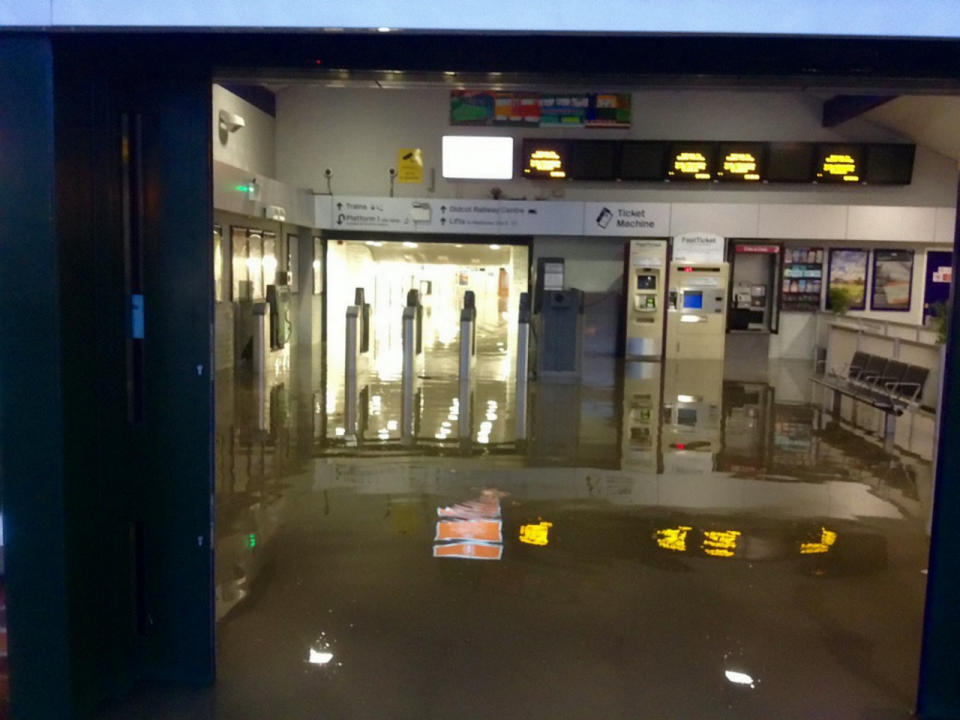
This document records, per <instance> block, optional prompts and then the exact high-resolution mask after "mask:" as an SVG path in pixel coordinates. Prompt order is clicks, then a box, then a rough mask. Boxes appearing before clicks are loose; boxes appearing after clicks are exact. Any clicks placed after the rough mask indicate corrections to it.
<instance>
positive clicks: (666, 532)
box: [657, 525, 693, 552]
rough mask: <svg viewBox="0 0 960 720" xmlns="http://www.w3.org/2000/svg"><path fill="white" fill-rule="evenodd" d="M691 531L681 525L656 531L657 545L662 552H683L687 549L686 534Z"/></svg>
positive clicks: (689, 528)
mask: <svg viewBox="0 0 960 720" xmlns="http://www.w3.org/2000/svg"><path fill="white" fill-rule="evenodd" d="M692 529H693V528H691V527H690V526H688V525H681V526H680V527H675V528H664V529H663V530H657V545H659V546H660V547H662V548H663V549H664V550H674V551H676V552H685V551H686V549H687V533H688V532H690V531H691V530H692Z"/></svg>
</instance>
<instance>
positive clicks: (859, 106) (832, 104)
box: [823, 95, 896, 127]
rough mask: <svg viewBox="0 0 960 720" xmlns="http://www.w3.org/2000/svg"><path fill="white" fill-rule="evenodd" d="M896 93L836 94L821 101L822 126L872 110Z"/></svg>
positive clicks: (841, 121) (840, 121)
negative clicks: (823, 101)
mask: <svg viewBox="0 0 960 720" xmlns="http://www.w3.org/2000/svg"><path fill="white" fill-rule="evenodd" d="M895 97H896V95H836V96H834V97H832V98H830V99H829V100H827V101H826V102H825V103H823V126H824V127H836V126H837V125H840V124H841V123H845V122H846V121H847V120H853V119H854V118H855V117H857V116H858V115H863V113H865V112H868V111H869V110H873V109H874V108H875V107H879V106H880V105H883V104H884V103H886V102H890V101H891V100H893V99H894V98H895Z"/></svg>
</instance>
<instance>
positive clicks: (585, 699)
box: [109, 352, 930, 720]
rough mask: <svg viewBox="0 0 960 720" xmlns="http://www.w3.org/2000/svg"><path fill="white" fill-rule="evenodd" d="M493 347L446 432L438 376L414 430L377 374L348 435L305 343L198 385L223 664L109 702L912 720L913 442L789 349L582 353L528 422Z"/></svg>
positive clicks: (307, 712)
mask: <svg viewBox="0 0 960 720" xmlns="http://www.w3.org/2000/svg"><path fill="white" fill-rule="evenodd" d="M447 365H448V366H450V367H453V368H455V367H456V365H455V362H454V363H453V364H452V365H450V364H449V363H448V364H447ZM438 367H441V368H442V367H444V365H443V364H442V363H441V364H440V365H439V366H438ZM505 367H506V368H508V370H509V364H508V363H506V364H505V360H504V358H503V357H502V356H501V355H498V354H497V353H495V352H493V353H490V354H489V356H487V357H480V358H478V373H477V374H478V379H477V382H476V390H475V398H476V400H475V402H474V404H473V408H472V411H471V414H470V417H471V423H472V425H471V431H470V433H469V440H468V441H467V442H461V441H460V440H459V439H458V435H459V433H458V428H459V422H460V412H459V408H457V407H455V406H454V402H453V399H455V398H456V396H457V391H456V390H457V389H456V378H455V375H454V374H450V373H446V374H445V373H444V372H442V371H440V372H438V373H436V375H435V376H432V377H424V378H421V380H422V388H423V392H422V395H421V398H422V399H421V403H420V405H419V406H418V413H417V415H418V425H417V428H418V430H417V432H416V433H415V435H416V437H415V438H414V439H413V440H412V442H410V441H409V439H408V440H407V441H405V440H404V439H403V438H402V437H401V435H400V433H399V431H398V430H397V427H398V423H399V422H400V408H399V402H400V400H399V398H400V389H399V383H398V381H397V379H396V377H393V376H386V377H380V376H378V375H373V374H371V375H369V376H368V377H366V378H364V380H363V381H362V382H360V383H359V384H360V386H361V387H360V389H359V390H358V399H359V402H360V405H361V406H363V412H361V413H360V418H361V419H360V420H359V421H358V428H357V438H356V442H350V441H349V438H348V433H347V432H346V430H344V432H340V431H339V430H338V428H343V427H344V421H343V417H344V402H345V397H344V395H345V393H344V391H343V384H342V381H341V379H340V378H338V377H330V378H326V377H324V373H323V372H322V371H321V367H320V364H319V363H318V362H317V361H316V360H315V359H314V360H312V361H311V360H309V359H308V360H306V361H300V362H297V361H294V362H292V363H290V365H289V366H283V365H280V366H277V367H276V368H274V370H273V371H272V372H271V374H270V377H269V378H268V379H267V381H266V382H265V384H264V385H263V386H262V388H259V387H258V386H257V384H256V383H254V382H253V381H252V380H251V378H249V377H248V376H245V375H243V374H242V373H236V374H233V373H226V374H224V375H222V376H221V377H219V378H218V386H217V393H218V394H217V397H218V425H217V487H216V491H217V543H216V580H217V615H218V620H219V622H218V670H217V672H218V681H217V684H216V686H215V687H214V688H210V689H206V690H201V691H195V692H190V693H187V692H178V693H175V694H171V693H159V694H142V695H140V696H138V697H137V698H135V699H134V700H133V701H132V702H131V703H130V704H128V705H127V706H125V707H123V708H117V709H115V711H113V714H111V715H109V717H111V718H113V717H115V718H121V717H122V718H185V717H189V718H220V719H226V718H230V719H244V718H251V719H253V718H257V719H259V718H282V719H283V720H301V719H303V720H306V719H308V718H309V719H311V720H314V719H315V718H411V719H413V718H417V719H423V718H446V717H466V718H537V717H554V718H556V717H559V718H651V719H652V718H683V719H684V720H695V719H699V718H703V719H710V720H716V719H717V718H757V719H761V718H762V719H764V720H766V719H768V718H778V719H779V720H786V719H790V718H797V719H798V720H799V719H801V718H802V719H804V720H808V719H810V718H831V719H834V718H865V719H868V720H881V719H884V718H904V717H907V716H909V714H910V713H911V712H912V710H913V708H914V700H915V697H914V696H915V690H916V684H917V673H918V661H919V651H920V632H921V619H922V611H923V597H924V589H925V581H926V575H925V568H926V558H927V547H928V546H927V536H926V532H925V526H926V520H927V514H928V511H929V508H928V505H929V495H930V467H929V465H928V464H926V463H923V462H921V461H919V460H915V459H911V458H909V457H904V456H900V455H889V454H885V453H884V452H883V450H882V448H881V446H880V444H879V442H878V441H877V440H875V439H873V438H870V437H868V436H867V435H866V434H864V433H862V432H859V431H855V430H853V429H851V428H848V427H840V426H837V425H836V424H834V423H833V422H832V421H831V420H830V419H829V418H828V417H826V416H824V415H823V413H821V412H820V410H819V408H817V407H815V406H813V405H811V404H810V398H809V392H810V388H809V382H808V381H806V377H807V374H808V372H809V367H808V365H807V364H800V365H796V366H789V365H783V366H776V367H770V368H767V369H765V371H764V374H765V375H766V379H765V380H764V379H762V378H761V379H757V378H756V377H755V374H753V375H751V376H750V377H751V378H752V379H754V380H755V381H753V382H741V381H731V380H725V379H724V377H723V374H724V373H723V369H722V364H720V363H702V362H690V363H672V364H665V365H664V366H661V365H659V364H628V365H626V366H624V365H623V364H619V363H616V362H614V361H613V360H611V359H609V358H593V359H589V360H588V361H587V362H586V364H585V367H584V376H583V381H582V382H581V383H579V384H552V385H551V384H543V383H534V384H532V385H531V398H530V405H529V413H528V417H527V422H526V425H525V427H526V438H520V441H519V442H518V437H517V428H518V423H517V418H516V416H515V412H514V409H515V407H516V402H515V397H516V396H515V392H516V391H515V387H514V385H513V382H514V381H513V379H512V374H511V373H510V372H509V371H507V372H504V368H505ZM364 388H365V389H364ZM374 398H377V399H376V400H375V399H374ZM483 423H489V425H487V426H483V428H485V431H484V432H480V430H481V425H482V424H483Z"/></svg>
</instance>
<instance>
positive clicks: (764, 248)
mask: <svg viewBox="0 0 960 720" xmlns="http://www.w3.org/2000/svg"><path fill="white" fill-rule="evenodd" d="M734 250H735V251H736V252H738V253H748V254H749V253H754V254H761V255H776V254H777V253H779V252H780V246H779V245H737V246H736V247H735V248H734Z"/></svg>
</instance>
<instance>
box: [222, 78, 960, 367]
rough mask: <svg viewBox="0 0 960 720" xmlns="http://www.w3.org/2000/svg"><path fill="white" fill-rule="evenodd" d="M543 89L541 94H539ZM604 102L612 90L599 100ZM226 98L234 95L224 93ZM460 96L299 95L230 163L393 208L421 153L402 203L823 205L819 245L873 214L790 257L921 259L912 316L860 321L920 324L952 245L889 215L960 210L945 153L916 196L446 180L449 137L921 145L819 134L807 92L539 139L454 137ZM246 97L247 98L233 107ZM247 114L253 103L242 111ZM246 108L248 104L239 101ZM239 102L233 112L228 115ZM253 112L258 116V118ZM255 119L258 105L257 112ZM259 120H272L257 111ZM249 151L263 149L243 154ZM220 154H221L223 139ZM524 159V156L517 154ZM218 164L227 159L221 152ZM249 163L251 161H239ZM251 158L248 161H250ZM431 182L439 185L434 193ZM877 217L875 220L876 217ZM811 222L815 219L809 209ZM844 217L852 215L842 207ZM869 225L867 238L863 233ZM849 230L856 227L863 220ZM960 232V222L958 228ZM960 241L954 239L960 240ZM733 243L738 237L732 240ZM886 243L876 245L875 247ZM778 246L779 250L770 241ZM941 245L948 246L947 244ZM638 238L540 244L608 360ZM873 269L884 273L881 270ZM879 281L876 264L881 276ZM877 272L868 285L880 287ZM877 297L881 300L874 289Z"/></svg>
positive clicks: (808, 326)
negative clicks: (269, 169) (397, 175)
mask: <svg viewBox="0 0 960 720" xmlns="http://www.w3.org/2000/svg"><path fill="white" fill-rule="evenodd" d="M531 89H533V90H536V89H537V88H535V87H534V88H531ZM597 89H598V90H602V89H603V88H597ZM215 91H216V93H217V94H215V101H214V105H215V106H214V116H215V121H216V113H217V110H218V107H217V98H218V97H227V96H231V95H232V94H231V93H229V92H228V91H226V90H224V89H222V88H221V89H220V90H216V88H215ZM449 93H450V89H449V88H416V89H408V88H404V89H397V88H387V89H379V88H372V89H371V88H360V87H347V88H337V87H322V86H319V85H309V84H291V85H287V86H286V87H281V88H280V89H279V90H278V91H277V92H276V118H275V119H273V118H271V120H273V127H272V131H271V128H270V125H271V124H270V123H255V124H254V125H255V129H254V131H253V132H250V133H245V132H244V131H240V132H239V133H236V134H235V136H232V137H230V138H229V142H230V143H235V144H236V145H237V146H238V147H235V148H233V149H232V150H231V152H232V157H233V158H234V159H233V160H232V161H231V160H230V159H229V158H227V156H226V155H225V154H224V153H223V152H221V155H220V157H221V158H224V161H225V162H228V163H230V164H234V163H236V162H247V163H248V166H249V167H250V169H252V170H255V169H256V168H253V163H254V160H253V159H255V158H261V160H258V161H257V162H258V163H261V164H262V165H263V166H268V164H269V163H268V161H267V160H264V159H262V158H263V156H265V155H269V154H270V152H273V153H274V155H275V172H276V177H277V178H278V179H279V180H280V181H281V182H283V183H287V184H289V185H291V186H294V187H299V188H306V189H310V190H313V191H314V192H325V191H326V188H327V179H326V178H325V176H324V171H325V170H326V169H327V168H329V169H330V170H331V171H332V172H333V177H332V179H331V188H332V190H333V192H334V193H335V194H338V195H340V194H342V195H368V196H379V197H384V196H386V195H388V193H389V189H390V181H389V176H388V170H389V168H391V167H395V166H396V164H397V151H398V150H399V148H402V147H419V148H422V149H423V152H424V165H425V173H424V176H425V177H424V182H423V183H411V184H403V183H397V184H396V185H395V194H396V195H397V196H409V197H431V196H433V197H466V198H489V197H490V191H491V189H492V188H494V187H497V188H499V189H500V190H501V191H502V192H503V197H504V198H514V197H516V198H528V199H530V198H538V199H543V200H545V201H549V200H591V201H603V200H608V201H631V202H671V203H684V204H700V203H702V204H704V206H705V207H704V210H707V206H719V205H727V206H729V205H737V204H753V205H766V204H776V205H780V206H783V205H797V206H803V205H816V206H818V210H817V211H814V212H805V211H801V212H800V213H798V223H799V225H800V227H802V225H803V224H804V223H809V224H810V227H811V237H816V236H817V235H816V226H817V225H818V223H822V222H826V219H825V218H819V217H817V216H816V215H817V213H818V212H820V209H826V208H825V206H833V205H838V206H839V205H845V206H850V207H853V206H865V207H863V208H862V212H861V214H865V215H866V216H867V217H866V220H867V222H866V225H867V226H870V225H871V224H872V225H874V226H876V232H875V234H871V231H870V230H869V229H868V230H867V231H866V232H865V233H864V232H863V231H861V232H860V234H859V235H858V236H857V237H859V238H861V239H859V240H857V241H849V240H837V241H826V240H809V241H808V242H807V241H804V240H801V239H797V238H798V235H802V232H803V231H802V230H799V231H798V235H793V236H792V237H793V238H794V239H793V240H786V241H785V242H786V244H787V246H788V247H789V246H804V245H815V246H817V247H824V248H826V249H828V248H830V247H858V248H865V249H874V248H876V247H910V248H911V249H913V250H914V252H915V258H914V267H913V273H914V275H913V290H912V303H911V310H910V311H909V312H884V311H872V310H870V309H869V304H868V306H867V308H866V309H865V310H863V311H854V312H851V315H852V316H862V317H867V318H873V319H885V320H893V321H897V322H906V323H913V324H920V323H922V319H923V315H922V301H923V298H922V293H923V282H924V272H925V267H926V251H927V249H928V248H929V249H933V248H937V249H950V247H951V246H952V237H950V238H949V239H947V238H945V237H943V238H941V235H942V233H941V232H940V230H939V225H938V231H937V233H936V236H937V240H938V242H936V243H931V242H930V240H929V237H928V236H927V235H924V234H923V233H922V232H917V233H916V234H914V233H912V232H911V229H910V227H911V225H910V222H908V221H903V222H901V223H900V225H902V226H903V231H902V232H901V233H900V235H897V237H896V239H891V237H890V233H889V231H888V229H887V228H886V227H885V226H888V225H889V219H888V218H887V217H885V216H884V213H883V212H882V210H883V209H884V208H890V209H892V208H895V207H896V208H904V207H908V208H909V207H916V208H917V209H918V210H919V209H920V208H930V207H936V208H952V207H953V206H954V205H955V188H956V185H957V169H956V166H955V163H954V162H953V161H952V160H951V159H949V158H947V157H945V156H943V155H940V154H938V153H937V152H935V151H933V150H931V149H929V148H925V147H922V146H917V153H916V160H915V165H914V176H913V182H912V183H911V184H910V185H907V186H856V187H842V186H828V185H775V184H769V185H762V186H750V187H730V186H725V185H719V184H716V183H710V184H707V185H695V184H687V183H662V182H660V183H598V182H575V181H570V182H560V183H552V182H543V181H539V182H538V181H531V180H527V179H523V178H515V179H514V180H513V181H504V182H498V181H473V182H450V181H446V180H444V179H443V178H442V176H441V169H440V161H441V158H440V145H441V137H442V136H443V135H444V134H461V135H466V134H478V135H479V134H487V135H504V134H510V135H512V136H514V137H515V138H518V139H519V138H523V137H564V138H590V139H703V140H723V139H726V140H765V141H813V142H816V141H820V142H827V141H836V142H843V141H847V142H911V138H908V137H904V136H902V135H900V134H898V133H896V132H894V131H891V130H889V129H887V128H884V127H881V126H878V125H876V124H873V123H870V122H868V121H865V120H863V119H854V120H851V121H848V122H846V123H844V124H842V125H840V126H838V127H835V128H824V127H822V123H821V113H822V103H823V98H822V97H820V96H818V95H816V94H814V93H807V92H782V91H781V92H768V91H759V90H749V91H748V90H739V91H732V90H716V91H714V90H659V89H658V90H642V91H636V92H634V93H633V116H634V117H633V125H632V127H631V128H630V129H629V130H598V129H584V128H578V129H572V128H566V129H552V130H546V129H540V128H485V127H479V128H475V127H463V126H460V127H452V126H450V125H449ZM233 97H234V98H235V97H236V96H233ZM236 100H237V101H239V102H240V103H245V102H246V101H243V100H240V99H239V98H236ZM232 102H233V103H234V106H236V101H232ZM229 106H230V105H229V103H226V104H225V107H229ZM239 107H241V109H242V110H241V114H242V112H243V111H246V112H251V110H250V108H243V106H242V105H240V106H239ZM250 107H251V108H252V106H250ZM252 110H253V111H255V112H257V113H261V114H263V113H262V112H261V111H259V110H258V109H256V108H252ZM244 144H249V145H251V146H256V147H249V148H243V147H242V146H243V145H244ZM214 146H215V148H216V146H217V141H216V138H215V142H214ZM517 154H518V155H519V148H517ZM215 156H216V152H215ZM238 158H239V159H238ZM243 158H248V159H249V160H243ZM431 175H432V177H433V182H432V183H431V182H430V179H431ZM867 206H869V207H867ZM811 210H813V208H811ZM837 210H838V211H840V208H839V207H838V208H837ZM703 215H704V218H703V221H702V223H701V224H703V225H704V227H702V228H699V229H701V230H705V231H711V230H713V228H712V227H710V217H711V213H710V212H706V213H704V214H703ZM863 221H864V218H859V225H860V226H861V227H862V226H863V225H864V222H863ZM849 222H850V223H852V222H853V220H852V219H851V220H850V221H849ZM947 224H949V225H950V226H951V228H952V223H947ZM951 234H952V233H951ZM728 237H729V238H730V240H731V241H733V240H735V239H736V238H735V237H734V236H733V235H729V234H728ZM872 237H876V240H869V239H867V238H872ZM764 239H766V240H769V241H773V242H776V241H778V240H781V239H780V238H776V237H770V238H764ZM940 241H943V244H942V246H941V242H940ZM625 242H626V239H622V238H621V239H616V238H588V237H535V238H534V240H533V253H532V255H531V263H535V262H536V258H537V257H554V256H559V257H564V258H565V259H566V270H567V283H568V285H570V286H572V287H578V288H580V289H582V290H584V291H585V292H586V293H587V305H588V308H587V309H588V317H587V323H586V332H587V334H586V336H585V350H586V351H587V352H594V353H598V354H613V353H615V352H616V351H617V342H618V340H617V338H618V337H619V334H620V333H619V330H620V324H621V321H622V318H621V317H620V315H621V314H622V302H623V297H622V267H623V248H624V245H625ZM871 263H872V260H871ZM871 270H872V265H871ZM871 276H872V272H871V273H868V278H870V279H871V280H872V277H871ZM867 293H868V297H869V293H870V287H869V286H868V288H867ZM814 335H815V327H814V316H813V314H810V313H793V312H783V313H781V316H780V331H779V334H778V335H774V336H773V338H772V340H771V343H770V353H771V357H774V358H776V357H784V358H809V357H810V356H811V353H812V348H813V345H814Z"/></svg>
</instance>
